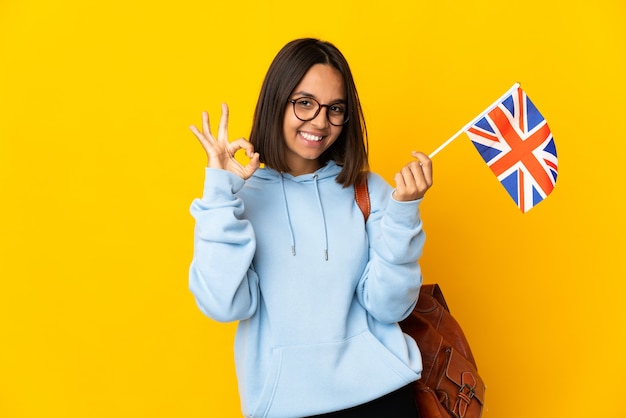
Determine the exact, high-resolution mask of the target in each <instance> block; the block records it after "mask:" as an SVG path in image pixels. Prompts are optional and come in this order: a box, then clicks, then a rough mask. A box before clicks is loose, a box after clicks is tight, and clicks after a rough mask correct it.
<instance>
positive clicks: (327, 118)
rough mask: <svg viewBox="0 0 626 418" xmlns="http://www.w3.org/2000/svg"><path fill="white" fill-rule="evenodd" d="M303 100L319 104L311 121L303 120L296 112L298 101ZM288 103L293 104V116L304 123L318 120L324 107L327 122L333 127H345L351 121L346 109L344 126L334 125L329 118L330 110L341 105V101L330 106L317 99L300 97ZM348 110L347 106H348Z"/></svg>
mask: <svg viewBox="0 0 626 418" xmlns="http://www.w3.org/2000/svg"><path fill="white" fill-rule="evenodd" d="M301 99H307V100H312V101H314V102H315V103H317V111H315V114H314V115H313V116H312V117H311V118H309V119H302V118H301V117H300V116H298V113H297V112H296V102H297V101H298V100H301ZM287 102H289V103H291V105H292V108H293V114H294V115H295V116H296V118H298V120H301V121H302V122H310V121H312V120H313V119H315V118H316V117H317V116H318V115H319V114H320V112H321V111H322V108H323V107H325V108H326V120H327V121H328V123H330V124H331V125H333V126H343V125H345V124H346V123H348V120H349V119H350V115H349V114H348V112H347V109H346V113H345V116H344V119H343V123H342V124H340V125H335V124H334V123H333V122H332V121H331V120H330V117H329V116H328V109H329V108H330V107H331V106H333V105H336V104H339V103H341V102H340V101H337V102H334V103H329V104H322V103H320V102H318V101H317V100H315V99H314V98H312V97H307V96H302V97H298V98H296V99H289V100H287ZM346 108H347V106H346Z"/></svg>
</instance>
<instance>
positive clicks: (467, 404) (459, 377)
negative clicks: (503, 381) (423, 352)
mask: <svg viewBox="0 0 626 418" xmlns="http://www.w3.org/2000/svg"><path fill="white" fill-rule="evenodd" d="M446 352H447V353H446V354H448V364H447V365H446V372H445V373H446V374H445V376H446V378H447V381H448V382H451V383H453V384H454V385H455V387H456V390H452V388H451V387H449V383H448V384H446V383H444V382H445V381H446V380H445V379H444V380H442V381H441V384H440V387H439V388H437V389H444V390H445V392H446V394H447V398H448V399H447V402H445V404H446V408H447V409H449V410H450V412H451V413H453V414H454V415H453V416H458V417H465V416H472V417H473V416H480V412H479V411H481V410H482V406H483V402H484V400H485V388H486V387H485V383H484V382H483V380H482V379H481V378H480V376H479V375H478V371H477V370H476V368H475V367H474V366H473V365H472V364H471V363H470V362H469V361H468V360H467V359H466V358H465V357H464V356H463V355H461V354H460V353H458V352H457V351H456V350H454V349H453V348H452V347H449V348H447V349H446ZM470 410H475V411H471V412H469V413H468V411H470ZM476 413H478V415H476Z"/></svg>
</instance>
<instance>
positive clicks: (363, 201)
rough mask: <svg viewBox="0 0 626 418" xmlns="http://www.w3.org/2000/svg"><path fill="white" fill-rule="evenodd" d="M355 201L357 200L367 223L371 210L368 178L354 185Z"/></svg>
mask: <svg viewBox="0 0 626 418" xmlns="http://www.w3.org/2000/svg"><path fill="white" fill-rule="evenodd" d="M354 199H355V200H356V204H357V205H358V206H359V209H361V212H363V218H364V219H365V222H367V218H369V216H370V210H371V204H370V193H369V189H368V188H367V177H364V179H363V180H361V181H359V182H357V183H356V184H355V185H354Z"/></svg>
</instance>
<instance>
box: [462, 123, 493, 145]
mask: <svg viewBox="0 0 626 418" xmlns="http://www.w3.org/2000/svg"><path fill="white" fill-rule="evenodd" d="M467 132H471V133H473V134H474V135H478V136H482V137H483V138H487V139H489V140H491V141H493V142H500V138H498V137H497V136H495V135H493V134H490V133H487V132H485V131H479V130H478V129H476V128H474V127H473V126H472V127H471V128H469V129H468V130H467Z"/></svg>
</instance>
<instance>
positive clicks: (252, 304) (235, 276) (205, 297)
mask: <svg viewBox="0 0 626 418" xmlns="http://www.w3.org/2000/svg"><path fill="white" fill-rule="evenodd" d="M243 184H244V181H243V180H242V179H241V178H239V177H237V176H236V175H234V174H232V173H229V172H227V171H224V170H217V169H211V168H207V169H206V171H205V183H204V193H203V196H202V198H201V199H195V200H194V201H193V202H192V204H191V214H192V216H193V217H194V218H195V220H196V226H195V230H194V253H193V259H192V262H191V266H190V269H189V288H190V290H191V292H192V293H193V295H194V297H195V299H196V303H197V304H198V307H199V308H200V310H201V311H202V312H203V313H204V314H205V315H207V316H208V317H210V318H213V319H215V320H217V321H222V322H227V321H236V320H241V319H246V318H249V317H250V316H252V315H253V314H254V312H255V310H256V307H257V303H258V299H259V288H258V278H257V275H256V273H255V272H254V269H253V268H252V258H253V256H254V253H255V250H256V239H255V236H254V230H253V229H252V225H251V224H250V222H249V221H248V220H246V219H243V218H242V213H243V210H244V204H243V201H242V200H241V198H239V197H238V196H237V195H236V193H237V192H238V191H239V190H240V189H241V188H242V187H243Z"/></svg>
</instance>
